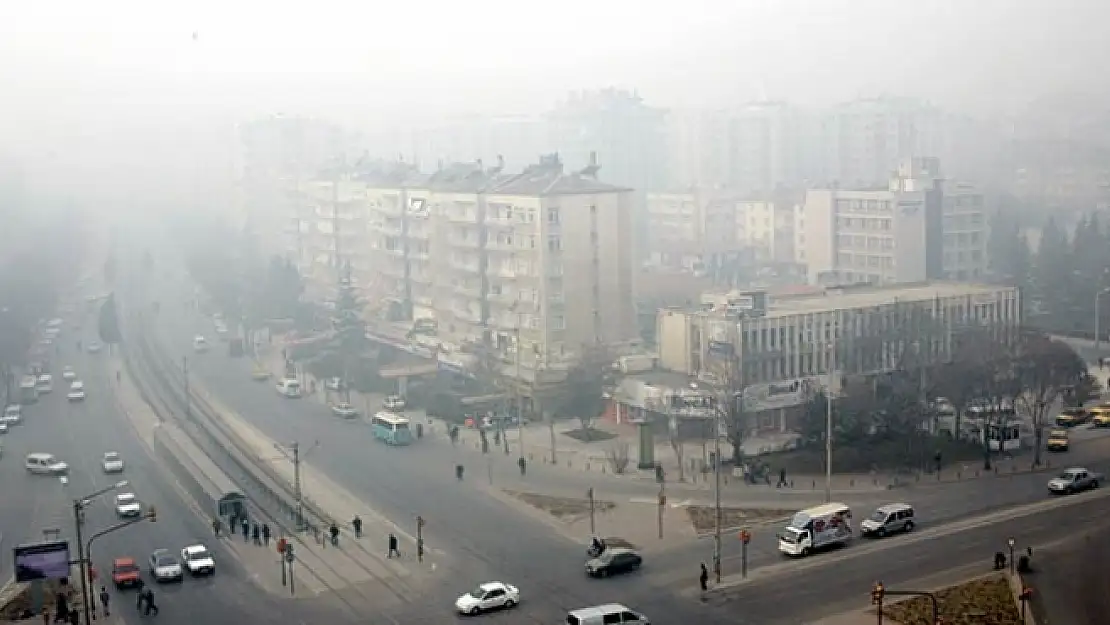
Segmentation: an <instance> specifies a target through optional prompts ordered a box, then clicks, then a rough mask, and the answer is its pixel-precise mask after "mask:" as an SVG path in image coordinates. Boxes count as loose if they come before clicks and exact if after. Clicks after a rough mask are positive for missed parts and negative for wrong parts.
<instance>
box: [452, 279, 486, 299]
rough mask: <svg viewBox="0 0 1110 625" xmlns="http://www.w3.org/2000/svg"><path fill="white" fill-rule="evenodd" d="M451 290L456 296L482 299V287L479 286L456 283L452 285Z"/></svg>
mask: <svg viewBox="0 0 1110 625" xmlns="http://www.w3.org/2000/svg"><path fill="white" fill-rule="evenodd" d="M451 290H452V291H453V292H454V293H455V294H456V295H460V296H462V297H465V298H467V299H479V298H481V297H482V287H481V286H480V285H477V284H470V283H467V282H456V283H455V284H454V285H452V287H451Z"/></svg>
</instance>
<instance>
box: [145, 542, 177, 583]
mask: <svg viewBox="0 0 1110 625" xmlns="http://www.w3.org/2000/svg"><path fill="white" fill-rule="evenodd" d="M150 573H151V575H153V576H154V580H155V581H158V582H178V581H181V579H182V578H183V577H184V575H183V574H182V569H181V561H180V560H178V559H177V556H175V555H173V554H172V553H170V550H169V549H156V550H154V553H152V554H150Z"/></svg>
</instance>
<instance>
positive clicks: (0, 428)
mask: <svg viewBox="0 0 1110 625" xmlns="http://www.w3.org/2000/svg"><path fill="white" fill-rule="evenodd" d="M7 433H8V424H7V423H0V434H7Z"/></svg>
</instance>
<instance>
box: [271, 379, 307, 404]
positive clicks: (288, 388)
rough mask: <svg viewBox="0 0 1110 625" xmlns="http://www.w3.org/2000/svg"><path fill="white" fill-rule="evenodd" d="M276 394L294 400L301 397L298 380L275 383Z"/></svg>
mask: <svg viewBox="0 0 1110 625" xmlns="http://www.w3.org/2000/svg"><path fill="white" fill-rule="evenodd" d="M277 392H278V393H280V394H281V395H284V396H285V397H289V398H291V399H296V398H298V397H300V396H301V382H300V380H296V379H292V378H288V379H285V380H282V381H280V382H278V383H277Z"/></svg>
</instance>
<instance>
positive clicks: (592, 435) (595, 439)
mask: <svg viewBox="0 0 1110 625" xmlns="http://www.w3.org/2000/svg"><path fill="white" fill-rule="evenodd" d="M563 436H569V437H570V438H573V439H574V440H576V441H579V442H582V443H600V442H602V441H609V440H613V439H614V438H616V437H617V435H616V434H613V433H612V432H606V431H605V430H599V429H597V428H589V429H585V430H584V429H582V428H579V429H577V430H567V431H566V432H563Z"/></svg>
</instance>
